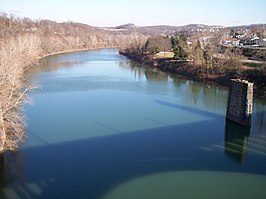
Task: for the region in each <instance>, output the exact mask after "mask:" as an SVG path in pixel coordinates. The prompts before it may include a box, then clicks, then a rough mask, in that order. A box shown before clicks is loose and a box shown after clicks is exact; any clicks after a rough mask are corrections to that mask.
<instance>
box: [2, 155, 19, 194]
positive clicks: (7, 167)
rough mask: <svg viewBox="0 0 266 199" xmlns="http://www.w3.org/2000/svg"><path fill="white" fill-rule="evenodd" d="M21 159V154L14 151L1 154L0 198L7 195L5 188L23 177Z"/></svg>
mask: <svg viewBox="0 0 266 199" xmlns="http://www.w3.org/2000/svg"><path fill="white" fill-rule="evenodd" d="M21 160H22V159H21V157H20V155H19V154H17V153H13V152H6V153H4V154H1V155H0V198H2V197H4V195H5V193H4V192H3V190H4V188H5V187H6V186H10V185H11V184H12V183H13V182H16V183H17V182H19V181H21V180H22V179H23V167H22V161H21Z"/></svg>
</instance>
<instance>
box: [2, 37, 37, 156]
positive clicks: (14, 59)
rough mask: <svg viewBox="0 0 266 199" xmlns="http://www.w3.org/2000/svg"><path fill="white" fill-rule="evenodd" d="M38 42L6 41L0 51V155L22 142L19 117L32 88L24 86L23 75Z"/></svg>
mask: <svg viewBox="0 0 266 199" xmlns="http://www.w3.org/2000/svg"><path fill="white" fill-rule="evenodd" d="M38 52H39V40H38V38H37V37H36V36H34V35H24V36H21V37H18V38H10V39H9V40H6V41H5V42H2V43H1V48H0V55H1V56H0V152H2V151H5V150H15V149H17V147H18V145H19V143H20V142H21V141H22V140H23V138H24V127H25V122H24V119H23V117H22V115H21V106H22V103H24V102H26V101H28V98H27V97H26V94H27V92H28V91H29V90H31V89H32V88H34V87H35V86H27V87H25V84H24V82H23V75H24V72H25V70H27V66H29V65H30V64H32V61H33V60H34V59H36V58H37V57H38Z"/></svg>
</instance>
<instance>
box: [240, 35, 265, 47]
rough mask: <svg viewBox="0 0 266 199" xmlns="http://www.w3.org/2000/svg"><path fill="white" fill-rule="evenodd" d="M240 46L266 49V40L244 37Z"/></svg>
mask: <svg viewBox="0 0 266 199" xmlns="http://www.w3.org/2000/svg"><path fill="white" fill-rule="evenodd" d="M240 45H241V46H245V45H249V46H253V47H266V39H260V38H259V37H257V36H255V37H244V38H241V39H240Z"/></svg>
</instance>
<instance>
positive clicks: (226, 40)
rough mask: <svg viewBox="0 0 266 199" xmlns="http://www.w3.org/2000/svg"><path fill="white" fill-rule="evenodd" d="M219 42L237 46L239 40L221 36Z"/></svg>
mask: <svg viewBox="0 0 266 199" xmlns="http://www.w3.org/2000/svg"><path fill="white" fill-rule="evenodd" d="M221 44H223V45H227V46H238V45H239V40H238V39H237V38H232V37H226V38H222V40H221Z"/></svg>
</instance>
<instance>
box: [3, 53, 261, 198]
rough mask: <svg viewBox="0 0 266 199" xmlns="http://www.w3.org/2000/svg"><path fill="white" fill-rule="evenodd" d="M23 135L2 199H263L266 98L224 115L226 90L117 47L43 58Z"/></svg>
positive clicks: (33, 78)
mask: <svg viewBox="0 0 266 199" xmlns="http://www.w3.org/2000/svg"><path fill="white" fill-rule="evenodd" d="M28 79H29V80H30V82H32V83H33V82H36V83H38V84H39V85H40V88H39V89H38V90H35V91H34V92H32V93H31V94H30V95H31V98H32V101H33V104H32V105H29V104H26V105H25V111H24V112H25V115H26V116H27V123H28V127H27V138H26V142H25V143H24V144H23V145H22V146H21V148H20V150H19V151H18V153H16V154H15V155H14V154H13V155H9V156H8V157H7V160H4V161H2V162H1V163H2V166H1V167H0V177H1V178H2V180H1V181H0V198H1V199H2V198H3V199H24V198H25V199H26V198H27V199H29V198H33V199H35V198H38V199H50V198H54V199H61V198H62V199H67V198H70V199H74V198H82V199H84V198H88V199H176V198H182V199H186V198H204V199H206V198H227V199H228V198H241V199H243V198H261V199H262V198H263V199H265V198H266V189H265V187H266V102H265V101H263V100H255V102H254V107H253V118H252V127H251V129H248V128H243V127H241V126H238V125H236V124H234V123H232V122H226V120H225V111H226V103H227V97H228V89H227V88H224V87H219V86H215V85H211V84H207V83H199V82H194V81H191V80H187V79H185V78H182V77H180V76H176V75H173V74H168V73H164V72H160V71H157V70H154V69H151V68H148V67H141V66H140V65H139V64H137V63H135V62H132V61H130V60H128V59H127V58H125V57H123V56H121V55H119V54H118V50H117V49H101V50H92V51H83V52H75V53H67V54H61V55H54V56H49V57H46V58H43V59H42V60H41V63H40V65H39V66H36V67H34V68H33V69H32V70H31V71H30V72H29V74H28Z"/></svg>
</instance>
